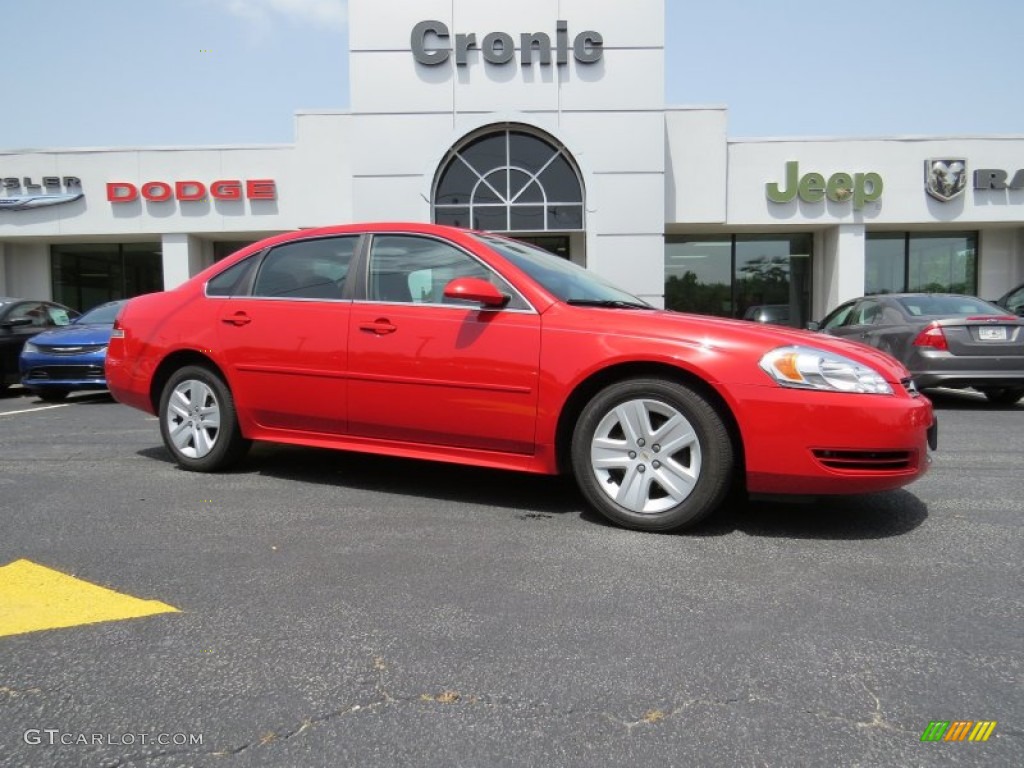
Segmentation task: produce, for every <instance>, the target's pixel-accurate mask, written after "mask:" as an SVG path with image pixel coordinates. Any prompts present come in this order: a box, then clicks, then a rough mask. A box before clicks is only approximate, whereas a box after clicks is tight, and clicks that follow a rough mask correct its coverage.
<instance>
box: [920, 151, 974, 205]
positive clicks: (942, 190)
mask: <svg viewBox="0 0 1024 768" xmlns="http://www.w3.org/2000/svg"><path fill="white" fill-rule="evenodd" d="M924 188H925V190H927V192H928V194H929V195H931V196H932V197H934V198H935V199H936V200H940V201H942V202H943V203H948V202H949V201H950V200H952V199H953V198H954V197H959V196H960V195H962V194H963V192H964V190H965V189H966V188H967V160H966V159H965V158H963V157H943V158H930V159H928V160H925V161H924Z"/></svg>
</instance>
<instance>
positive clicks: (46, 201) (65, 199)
mask: <svg viewBox="0 0 1024 768" xmlns="http://www.w3.org/2000/svg"><path fill="white" fill-rule="evenodd" d="M80 197H82V193H81V192H69V193H67V194H53V195H47V194H43V195H13V196H11V197H0V211H25V210H28V209H29V208H45V207H46V206H48V205H60V204H61V203H70V202H72V201H73V200H77V199H78V198H80Z"/></svg>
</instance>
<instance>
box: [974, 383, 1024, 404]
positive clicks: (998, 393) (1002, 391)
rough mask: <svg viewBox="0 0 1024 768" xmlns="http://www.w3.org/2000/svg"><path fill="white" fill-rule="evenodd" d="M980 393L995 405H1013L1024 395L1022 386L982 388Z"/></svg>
mask: <svg viewBox="0 0 1024 768" xmlns="http://www.w3.org/2000/svg"><path fill="white" fill-rule="evenodd" d="M982 394H984V395H985V397H987V398H988V401H989V402H990V403H995V404H996V405H1014V404H1015V403H1018V402H1020V399H1021V398H1022V397H1024V388H1020V387H1000V388H998V389H983V390H982Z"/></svg>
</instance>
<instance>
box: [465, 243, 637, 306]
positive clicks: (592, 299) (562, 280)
mask: <svg viewBox="0 0 1024 768" xmlns="http://www.w3.org/2000/svg"><path fill="white" fill-rule="evenodd" d="M474 237H476V239H477V240H479V241H480V242H482V243H483V244H484V245H486V246H487V247H489V248H493V249H494V250H495V251H497V252H498V253H500V254H501V255H502V256H504V257H505V258H506V259H508V260H509V261H510V262H512V263H513V264H515V265H516V266H517V267H518V268H519V269H521V270H523V272H525V273H526V274H527V275H529V276H530V277H532V278H533V279H534V280H536V281H537V282H538V283H540V284H541V285H542V286H544V288H545V289H547V291H548V292H549V293H551V294H553V295H555V296H557V297H558V298H559V299H561V300H562V301H564V302H566V303H567V304H576V305H579V306H602V307H616V308H636V309H653V307H652V306H651V305H650V304H648V303H647V302H645V301H643V300H642V299H638V298H637V297H636V296H634V295H632V294H631V293H626V291H624V290H622V289H621V288H616V287H615V286H614V285H612V284H611V283H607V282H605V281H604V280H602V279H601V278H600V277H598V276H597V275H595V274H594V273H593V272H589V271H587V270H586V269H584V268H583V267H581V266H579V265H577V264H573V263H572V262H571V261H568V260H567V259H563V258H561V257H559V256H555V255H554V254H552V253H548V252H547V251H545V250H542V249H540V248H537V247H535V246H532V245H529V244H527V243H523V242H520V241H519V240H509V239H508V238H504V237H498V236H496V235H484V234H479V233H475V234H474Z"/></svg>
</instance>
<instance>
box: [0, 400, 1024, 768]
mask: <svg viewBox="0 0 1024 768" xmlns="http://www.w3.org/2000/svg"><path fill="white" fill-rule="evenodd" d="M936 406H937V411H938V415H939V419H940V432H939V451H938V452H937V453H936V454H935V457H934V463H933V465H932V469H931V472H930V473H929V474H928V475H927V476H926V477H925V478H924V479H922V480H921V481H919V482H918V483H916V484H914V485H912V486H910V487H909V488H907V489H905V490H902V491H897V492H893V493H887V494H877V495H871V496H863V497H856V498H844V499H839V500H830V501H818V502H814V503H809V504H794V503H779V502H775V503H767V502H756V503H754V502H750V503H736V504H734V505H733V506H732V507H731V508H730V509H729V510H727V511H726V512H725V513H724V514H722V515H720V516H718V517H717V518H715V519H713V520H712V521H711V522H710V523H709V524H707V525H705V526H704V527H703V528H701V529H699V530H698V531H696V532H695V533H690V534H686V535H651V534H641V533H634V532H629V531H624V530H619V529H616V528H613V527H610V526H608V525H606V524H604V523H603V522H602V521H601V520H600V519H599V518H598V517H596V516H595V515H593V514H591V513H589V512H586V511H584V508H583V502H582V500H581V498H580V497H579V496H578V494H577V492H576V491H575V489H574V487H573V486H572V485H571V483H569V482H568V481H565V480H560V479H552V478H543V477H532V476H521V475H515V474H506V473H499V472H491V471H483V470H477V469H468V468H460V467H450V466H441V465H432V464H422V463H415V462H410V461H400V460H389V459H384V458H374V457H362V456H353V455H348V454H341V453H334V452H328V451H317V450H309V449H297V448H284V447H268V446H261V447H259V448H257V449H256V450H254V451H253V453H252V454H251V455H250V457H249V459H248V460H247V461H246V462H245V463H244V464H243V465H242V466H241V467H240V468H239V469H238V470H236V471H234V472H231V473H227V474H219V475H199V474H190V473H185V472H182V471H179V470H178V469H177V468H176V467H175V466H174V465H173V464H172V463H171V462H170V457H169V455H168V454H167V453H166V452H165V451H164V449H163V448H162V446H161V444H160V437H159V431H158V426H157V423H156V421H155V420H154V419H153V418H152V417H148V416H146V415H145V414H143V413H140V412H137V411H134V410H131V409H128V408H126V407H123V406H120V405H118V404H116V403H114V402H113V401H111V400H110V399H109V397H107V396H106V395H104V394H95V395H94V394H89V395H77V396H73V397H72V398H71V399H70V400H69V401H68V403H67V404H66V405H62V406H59V407H48V406H45V404H43V403H41V402H39V401H37V400H36V399H35V398H33V397H29V396H27V395H24V394H21V393H19V392H18V391H17V390H14V391H12V392H8V393H7V394H5V395H3V396H0V435H2V440H0V447H2V450H0V510H2V512H0V567H2V566H7V565H8V564H11V563H14V562H16V561H20V560H27V561H30V562H31V563H34V564H36V565H38V566H45V567H46V568H50V569H54V570H56V571H59V572H60V573H62V574H67V575H70V576H74V577H77V578H78V579H81V580H83V581H85V582H88V583H90V584H94V585H100V586H102V587H106V588H108V589H111V590H116V591H117V592H120V593H123V594H125V595H130V596H133V597H136V598H142V599H145V600H158V601H161V602H163V603H166V604H167V605H168V606H171V607H173V608H174V609H177V610H176V611H174V612H164V613H158V614H156V615H150V616H145V617H142V618H133V619H127V620H119V621H108V622H103V623H93V624H86V625H80V626H71V627H66V628H58V629H46V630H41V631H34V632H27V633H21V634H11V635H8V636H2V637H0V765H2V766H62V767H63V766H107V767H110V768H113V767H114V766H118V768H121V767H127V766H159V767H161V768H162V767H164V766H225V767H229V766H230V767H234V766H347V765H352V766H354V765H362V766H378V765H380V766H391V765H455V766H540V765H545V766H603V765H609V766H621V765H658V766H698V765H700V766H703V765H716V766H731V765H743V766H796V765H801V766H804V765H806V766H818V765H821V766H840V765H841V766H880V765H887V766H896V765H898V766H919V765H920V766H924V765H929V766H930V765H986V766H996V765H1006V766H1017V765H1024V739H1022V736H1024V728H1022V725H1024V687H1022V686H1021V672H1022V661H1024V641H1022V637H1024V632H1022V619H1021V617H1022V616H1024V583H1022V578H1021V565H1020V564H1021V554H1022V552H1024V546H1022V544H1024V536H1022V530H1024V524H1022V521H1024V493H1022V482H1021V472H1022V466H1024V462H1022V456H1024V405H1018V406H1016V407H1012V408H999V407H993V406H990V405H988V404H987V403H986V402H985V401H984V400H983V399H982V398H981V397H980V396H976V395H972V394H964V393H953V394H948V395H942V396H939V397H936ZM2 589H3V579H2V578H0V590H2ZM3 594H4V593H3V592H2V591H0V596H2V595H3ZM3 610H4V605H3V604H2V602H0V620H2V611H3ZM0 626H2V621H0ZM932 721H996V722H997V725H996V726H995V728H994V730H993V731H992V734H991V737H990V738H989V739H988V741H986V742H984V743H977V742H969V741H963V742H952V741H950V742H946V741H940V742H922V740H921V737H922V734H923V732H924V731H925V729H926V728H927V727H928V726H929V723H930V722H932ZM158 736H163V737H165V738H163V739H162V741H163V742H165V743H162V744H158V743H155V740H156V739H157V737H158ZM83 737H84V738H83ZM96 737H99V738H96ZM182 742H184V743H182Z"/></svg>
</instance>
